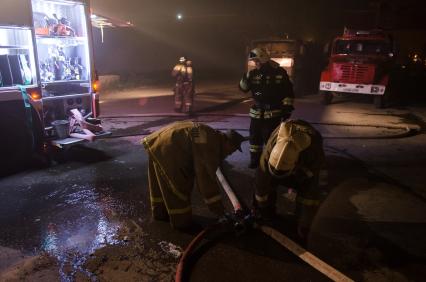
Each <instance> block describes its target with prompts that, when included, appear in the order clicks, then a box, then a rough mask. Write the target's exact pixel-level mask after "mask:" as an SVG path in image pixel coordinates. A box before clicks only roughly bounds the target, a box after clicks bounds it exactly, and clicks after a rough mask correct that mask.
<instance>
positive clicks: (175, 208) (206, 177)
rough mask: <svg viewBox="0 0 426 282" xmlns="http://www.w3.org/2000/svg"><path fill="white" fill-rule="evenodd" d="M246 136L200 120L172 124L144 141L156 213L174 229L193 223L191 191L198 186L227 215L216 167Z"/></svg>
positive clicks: (213, 207) (212, 207)
mask: <svg viewBox="0 0 426 282" xmlns="http://www.w3.org/2000/svg"><path fill="white" fill-rule="evenodd" d="M244 140H245V139H244V137H243V136H241V135H240V134H238V133H237V132H236V131H234V130H229V131H228V132H227V133H222V132H220V131H217V130H214V129H213V128H211V127H209V126H207V125H204V124H201V123H196V122H191V121H181V122H175V123H172V124H170V125H168V126H166V127H164V128H162V129H160V130H158V131H156V132H154V133H152V134H150V135H148V136H147V137H145V138H144V139H143V141H142V143H143V145H144V146H145V150H146V151H147V153H148V155H149V167H148V181H149V193H150V200H151V209H152V216H153V218H154V219H156V220H170V224H171V225H172V227H173V228H179V229H181V228H187V227H189V226H190V225H191V218H192V208H191V192H192V189H193V187H194V183H195V186H197V187H198V190H199V191H200V193H201V194H202V196H203V198H204V201H205V203H206V204H207V205H208V207H209V209H210V210H211V211H212V212H213V213H215V214H216V215H217V216H223V215H224V207H223V204H222V201H221V194H220V186H219V184H218V181H217V180H216V170H217V168H218V167H219V165H220V164H221V162H222V161H223V160H224V159H225V158H226V157H227V156H228V155H230V154H232V153H233V152H235V151H236V150H240V151H241V142H243V141H244Z"/></svg>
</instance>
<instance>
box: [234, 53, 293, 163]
mask: <svg viewBox="0 0 426 282" xmlns="http://www.w3.org/2000/svg"><path fill="white" fill-rule="evenodd" d="M248 60H249V61H252V62H254V63H255V66H256V68H255V69H253V70H251V71H249V72H248V73H246V74H244V76H243V78H242V79H241V81H240V89H241V90H242V91H243V92H248V91H251V93H252V97H253V100H254V105H253V106H252V107H251V108H250V118H251V119H250V159H251V161H250V164H249V168H256V167H258V165H259V158H260V155H261V153H262V148H263V145H264V143H266V142H267V141H268V138H269V135H271V133H272V131H273V130H274V129H275V128H276V127H277V126H278V125H279V124H280V122H281V120H286V119H288V118H289V117H290V116H291V113H292V111H293V109H294V108H293V98H294V93H293V85H292V83H291V81H290V79H289V77H288V75H287V72H286V70H285V69H284V68H282V67H280V65H279V64H278V63H276V62H275V61H272V60H270V58H269V54H268V53H267V52H266V50H264V49H262V48H255V49H253V50H251V51H250V54H249V57H248Z"/></svg>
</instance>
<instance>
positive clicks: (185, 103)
mask: <svg viewBox="0 0 426 282" xmlns="http://www.w3.org/2000/svg"><path fill="white" fill-rule="evenodd" d="M174 91H175V111H177V112H184V113H190V112H192V107H193V104H194V84H193V83H192V82H182V83H176V85H175V89H174Z"/></svg>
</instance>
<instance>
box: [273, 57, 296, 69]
mask: <svg viewBox="0 0 426 282" xmlns="http://www.w3.org/2000/svg"><path fill="white" fill-rule="evenodd" d="M272 60H274V61H275V62H277V63H278V64H280V66H281V67H283V68H291V67H292V66H293V64H294V60H293V58H272Z"/></svg>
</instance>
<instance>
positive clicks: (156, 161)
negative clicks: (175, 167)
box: [144, 137, 188, 201]
mask: <svg viewBox="0 0 426 282" xmlns="http://www.w3.org/2000/svg"><path fill="white" fill-rule="evenodd" d="M145 144H146V146H145V148H146V150H147V151H148V153H149V156H150V157H151V158H153V159H154V166H156V167H158V168H159V170H160V173H161V174H162V175H163V176H164V178H165V179H166V181H167V184H168V185H169V187H170V189H171V190H172V192H173V194H175V195H176V196H177V197H178V198H179V199H181V200H183V201H187V200H188V197H187V196H185V195H184V194H182V193H181V192H179V190H177V189H176V186H175V185H174V184H173V182H172V181H171V180H170V178H169V177H168V176H167V174H166V172H165V171H164V169H163V168H162V167H161V165H160V162H159V161H158V160H157V158H156V156H155V155H154V154H153V152H152V151H151V148H150V147H149V146H148V142H147V139H146V137H145V138H144V145H145Z"/></svg>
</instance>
